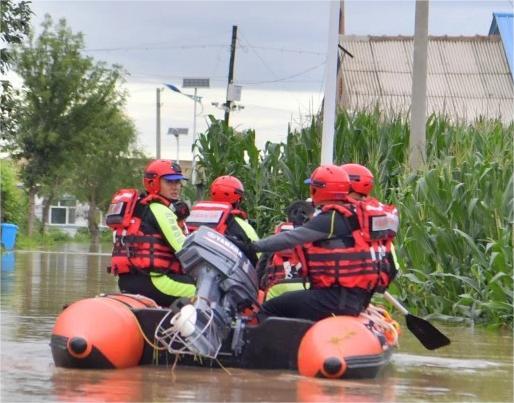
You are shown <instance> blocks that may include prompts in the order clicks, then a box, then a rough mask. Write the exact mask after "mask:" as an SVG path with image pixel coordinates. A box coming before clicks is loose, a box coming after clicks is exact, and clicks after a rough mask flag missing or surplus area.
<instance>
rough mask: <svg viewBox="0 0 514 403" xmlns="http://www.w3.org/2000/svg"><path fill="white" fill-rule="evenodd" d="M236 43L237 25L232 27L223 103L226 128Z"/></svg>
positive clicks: (230, 102) (228, 116)
mask: <svg viewBox="0 0 514 403" xmlns="http://www.w3.org/2000/svg"><path fill="white" fill-rule="evenodd" d="M236 41H237V25H233V26H232V44H231V45H230V62H229V66H228V84H227V98H226V102H225V106H226V109H225V124H226V125H227V126H228V120H229V118H230V106H231V104H232V101H230V100H229V96H228V95H229V93H228V92H229V87H230V84H232V81H233V79H234V61H235V58H236Z"/></svg>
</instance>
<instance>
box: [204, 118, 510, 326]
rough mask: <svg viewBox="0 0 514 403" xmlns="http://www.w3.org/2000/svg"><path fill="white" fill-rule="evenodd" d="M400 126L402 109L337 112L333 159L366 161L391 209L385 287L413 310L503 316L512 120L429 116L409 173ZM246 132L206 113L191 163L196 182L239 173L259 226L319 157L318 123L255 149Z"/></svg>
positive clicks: (292, 196)
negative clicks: (395, 263)
mask: <svg viewBox="0 0 514 403" xmlns="http://www.w3.org/2000/svg"><path fill="white" fill-rule="evenodd" d="M409 134H410V131H409V124H408V122H407V121H406V120H405V119H404V118H402V117H401V116H397V117H395V116H389V117H384V115H383V114H381V113H380V111H378V110H377V109H375V110H370V111H368V112H355V113H350V112H347V111H342V112H340V113H339V114H338V117H337V122H336V133H335V145H334V162H335V163H347V162H358V163H361V164H363V165H366V166H368V167H369V168H370V169H371V170H372V171H373V172H374V174H375V183H376V184H375V190H374V195H375V196H376V197H377V198H379V199H380V200H384V201H387V202H391V203H395V204H396V205H397V206H398V207H399V210H400V215H401V231H400V233H399V235H398V237H397V241H396V243H397V249H398V254H399V257H400V261H401V266H402V274H401V276H399V278H398V280H397V281H396V282H395V285H394V286H393V289H394V291H395V292H397V293H398V295H399V296H400V297H401V298H402V299H404V300H405V301H406V303H407V304H408V305H409V308H410V309H411V310H412V311H413V312H417V313H419V314H422V315H427V314H432V315H433V316H438V317H440V318H445V319H451V320H455V321H466V322H472V323H487V324H490V325H492V326H499V325H502V324H510V325H512V322H513V312H512V302H513V285H512V260H513V259H512V223H513V219H514V217H513V207H514V205H513V163H514V161H513V135H514V125H512V124H511V125H510V126H505V125H502V124H501V123H500V122H497V121H485V120H481V121H477V122H475V123H474V124H472V125H466V124H455V123H451V122H450V121H448V120H447V119H445V118H444V117H440V116H430V117H429V119H428V121H427V148H426V154H427V157H426V161H425V168H423V169H421V170H419V171H417V172H412V171H411V170H410V169H409V168H408V166H407V160H408V141H409ZM254 140H255V133H254V132H253V131H251V130H250V131H247V132H244V133H238V132H236V131H234V130H233V129H232V128H228V127H226V125H224V124H223V123H221V122H218V121H216V120H214V119H212V123H211V126H210V128H209V129H208V131H207V132H206V133H204V134H203V135H201V136H200V138H199V140H198V143H197V147H198V150H199V153H200V162H199V166H201V167H202V169H203V172H204V181H205V183H206V184H209V183H210V182H211V181H212V180H213V179H214V178H215V177H216V176H218V175H223V174H234V175H236V176H238V177H239V178H240V179H241V180H242V181H243V183H244V185H245V188H246V200H245V206H244V207H245V208H246V209H247V211H248V212H249V214H250V217H251V218H252V219H253V223H254V224H255V226H256V228H257V231H258V232H259V233H260V234H261V235H266V234H269V233H271V232H272V230H273V226H274V225H275V224H276V223H278V222H279V221H281V220H283V217H284V208H285V207H286V206H287V205H288V204H289V203H290V202H291V201H292V200H296V199H304V198H305V197H307V195H308V187H307V186H306V185H305V184H304V183H303V181H304V179H305V178H307V177H308V176H309V175H310V173H311V172H312V170H313V169H314V168H315V167H316V166H317V165H318V164H319V161H320V143H321V127H320V125H319V124H318V122H316V121H315V120H313V121H312V122H311V124H310V125H309V126H308V127H305V128H303V129H301V130H296V131H291V132H290V133H288V136H287V141H286V142H285V143H280V144H274V143H270V142H268V143H267V144H266V146H265V148H264V150H258V149H257V148H256V147H255V142H254Z"/></svg>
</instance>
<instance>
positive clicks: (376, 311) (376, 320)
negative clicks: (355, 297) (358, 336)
mask: <svg viewBox="0 0 514 403" xmlns="http://www.w3.org/2000/svg"><path fill="white" fill-rule="evenodd" d="M361 316H362V317H364V318H366V319H369V320H370V321H372V322H373V324H374V325H375V326H376V327H377V328H378V329H379V330H380V331H381V332H382V333H383V334H384V336H385V338H386V339H387V342H388V344H390V345H393V346H398V331H399V329H400V325H399V324H398V322H397V321H395V320H394V319H393V318H392V317H391V315H390V314H389V312H387V311H386V310H385V308H382V307H379V306H375V305H372V304H369V305H368V307H367V308H366V310H365V311H364V312H362V313H361Z"/></svg>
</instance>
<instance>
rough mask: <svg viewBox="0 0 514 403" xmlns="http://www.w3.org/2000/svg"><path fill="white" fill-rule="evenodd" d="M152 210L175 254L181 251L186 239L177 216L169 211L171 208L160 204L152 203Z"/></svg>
mask: <svg viewBox="0 0 514 403" xmlns="http://www.w3.org/2000/svg"><path fill="white" fill-rule="evenodd" d="M150 210H151V211H152V213H153V215H154V216H155V219H156V220H157V224H159V227H160V229H161V231H162V233H163V234H164V236H165V237H166V240H167V241H168V243H169V244H170V245H171V247H172V248H173V250H174V251H175V252H178V251H180V250H181V249H182V245H183V244H184V241H185V240H186V237H185V236H184V233H183V232H182V230H181V229H180V226H179V225H178V223H177V216H176V215H175V214H174V213H173V211H171V210H170V209H169V207H166V206H164V205H162V204H160V203H151V204H150Z"/></svg>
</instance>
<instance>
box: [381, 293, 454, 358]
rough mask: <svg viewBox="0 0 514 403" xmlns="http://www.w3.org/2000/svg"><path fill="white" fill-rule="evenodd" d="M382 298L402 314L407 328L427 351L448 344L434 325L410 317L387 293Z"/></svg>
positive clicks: (446, 339) (447, 339) (448, 340)
mask: <svg viewBox="0 0 514 403" xmlns="http://www.w3.org/2000/svg"><path fill="white" fill-rule="evenodd" d="M384 298H385V299H386V301H388V302H390V303H391V304H393V306H394V307H395V308H396V309H398V310H399V311H400V312H401V313H403V315H404V316H405V322H406V324H407V328H408V329H409V330H410V331H411V332H412V334H413V335H414V336H416V338H417V339H418V340H419V341H420V342H421V344H423V345H424V346H425V347H426V348H427V349H428V350H435V349H436V348H439V347H443V346H447V345H448V344H450V339H449V338H448V337H446V336H445V335H444V334H442V333H441V332H440V331H439V330H438V329H436V328H435V326H434V325H432V324H431V323H430V322H428V321H426V320H424V319H421V318H418V317H417V316H414V315H411V314H410V313H409V311H407V309H406V308H405V307H404V306H403V305H402V304H400V302H399V301H398V300H397V299H396V298H395V297H393V296H392V295H391V294H389V293H388V292H387V291H386V292H385V293H384Z"/></svg>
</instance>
